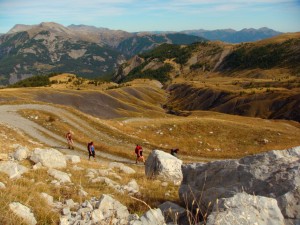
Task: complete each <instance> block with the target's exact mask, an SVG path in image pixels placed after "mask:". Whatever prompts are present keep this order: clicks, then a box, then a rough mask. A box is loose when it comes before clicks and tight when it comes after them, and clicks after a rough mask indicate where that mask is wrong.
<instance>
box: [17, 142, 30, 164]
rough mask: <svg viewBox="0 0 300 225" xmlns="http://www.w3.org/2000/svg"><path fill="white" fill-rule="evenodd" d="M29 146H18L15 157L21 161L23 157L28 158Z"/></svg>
mask: <svg viewBox="0 0 300 225" xmlns="http://www.w3.org/2000/svg"><path fill="white" fill-rule="evenodd" d="M28 152H29V151H28V148H27V147H23V146H21V145H20V146H18V147H17V149H16V151H15V152H14V159H15V160H18V161H21V160H23V159H26V158H27V157H28Z"/></svg>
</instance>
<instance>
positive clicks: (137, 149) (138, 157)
mask: <svg viewBox="0 0 300 225" xmlns="http://www.w3.org/2000/svg"><path fill="white" fill-rule="evenodd" d="M135 154H136V160H135V163H136V164H137V162H138V161H142V162H143V163H144V164H145V159H144V156H143V148H142V146H140V145H138V144H137V145H136V147H135Z"/></svg>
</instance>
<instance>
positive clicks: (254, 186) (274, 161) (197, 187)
mask: <svg viewBox="0 0 300 225" xmlns="http://www.w3.org/2000/svg"><path fill="white" fill-rule="evenodd" d="M299 164H300V147H295V148H292V149H288V150H281V151H279V150H278V151H269V152H266V153H262V154H258V155H252V156H247V157H244V158H241V159H239V160H221V161H215V162H209V163H196V164H189V165H185V166H183V167H182V169H183V181H182V184H181V186H180V189H179V195H180V198H181V201H182V202H187V203H188V205H189V206H191V205H192V203H193V201H194V200H196V202H197V204H198V205H199V206H200V207H201V208H202V211H205V212H206V211H207V206H208V205H209V203H210V202H211V203H212V205H213V204H214V202H215V201H216V199H218V198H219V199H220V198H229V197H232V196H234V195H235V194H236V193H239V192H241V191H243V190H244V191H245V192H246V193H249V194H254V195H260V196H265V197H272V198H275V199H276V200H277V201H278V206H279V208H280V209H281V212H282V214H283V215H284V217H285V219H291V220H297V219H298V220H299V219H300V207H299V205H300V195H299V189H298V187H299V186H300V179H299V174H300V167H299Z"/></svg>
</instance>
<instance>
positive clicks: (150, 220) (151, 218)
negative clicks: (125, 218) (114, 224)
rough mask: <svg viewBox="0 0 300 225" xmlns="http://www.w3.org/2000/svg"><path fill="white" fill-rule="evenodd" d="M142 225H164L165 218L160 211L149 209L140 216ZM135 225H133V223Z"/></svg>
mask: <svg viewBox="0 0 300 225" xmlns="http://www.w3.org/2000/svg"><path fill="white" fill-rule="evenodd" d="M140 221H141V222H142V223H141V224H142V225H153V224H155V225H165V224H166V223H165V218H164V216H163V214H162V212H161V210H160V209H150V210H148V211H147V212H146V213H145V214H144V215H142V216H141V218H140ZM133 224H134V225H135V223H133Z"/></svg>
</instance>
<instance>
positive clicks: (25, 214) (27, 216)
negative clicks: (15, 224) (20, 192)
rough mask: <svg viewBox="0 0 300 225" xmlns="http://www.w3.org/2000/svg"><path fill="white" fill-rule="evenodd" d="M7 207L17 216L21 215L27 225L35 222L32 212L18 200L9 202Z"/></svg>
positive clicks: (33, 224) (32, 224)
mask: <svg viewBox="0 0 300 225" xmlns="http://www.w3.org/2000/svg"><path fill="white" fill-rule="evenodd" d="M9 208H10V210H11V211H13V212H14V213H15V214H16V215H17V216H19V217H21V218H22V219H23V220H24V221H25V222H26V224H29V225H35V224H37V221H36V219H35V217H34V215H33V213H32V212H31V210H30V209H29V208H28V207H27V206H25V205H22V204H21V203H19V202H12V203H10V204H9Z"/></svg>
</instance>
